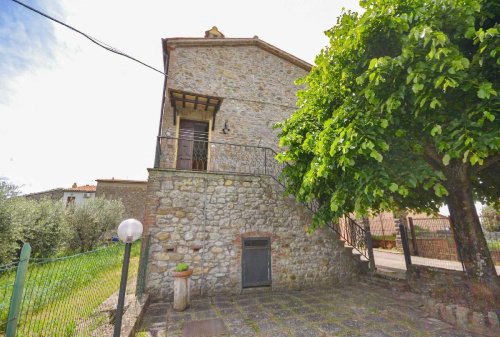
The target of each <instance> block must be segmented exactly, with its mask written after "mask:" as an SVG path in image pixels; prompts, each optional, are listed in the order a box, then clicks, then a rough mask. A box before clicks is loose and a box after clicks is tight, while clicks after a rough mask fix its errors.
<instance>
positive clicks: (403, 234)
mask: <svg viewBox="0 0 500 337" xmlns="http://www.w3.org/2000/svg"><path fill="white" fill-rule="evenodd" d="M395 221H396V223H397V224H398V227H399V234H400V235H401V244H402V245H403V252H404V255H405V264H406V271H407V272H411V255H410V246H409V245H408V235H407V233H406V228H405V226H404V225H403V223H402V222H401V220H399V219H397V220H395Z"/></svg>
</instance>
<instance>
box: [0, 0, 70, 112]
mask: <svg viewBox="0 0 500 337" xmlns="http://www.w3.org/2000/svg"><path fill="white" fill-rule="evenodd" d="M29 4H30V5H32V6H35V7H42V6H43V7H45V8H48V9H50V11H51V12H52V13H55V14H56V15H58V16H59V17H63V15H62V14H63V13H62V10H61V8H60V6H59V4H58V3H51V5H50V6H48V7H47V4H43V3H42V1H29ZM56 43H57V42H56V39H55V36H54V29H53V26H52V24H51V23H50V22H49V21H48V20H46V19H45V18H43V17H41V16H39V15H36V14H34V13H31V12H29V11H27V10H26V9H25V8H23V7H21V6H19V5H16V4H14V3H13V2H12V1H9V0H0V74H1V76H2V78H3V80H2V81H0V102H1V101H3V102H5V101H6V100H8V99H9V91H10V90H9V84H11V82H10V81H9V80H8V79H9V78H13V77H15V76H16V75H18V74H20V73H21V72H26V71H30V70H32V69H34V68H36V67H50V66H54V65H55V64H54V61H53V57H54V52H53V48H54V45H55V44H56Z"/></svg>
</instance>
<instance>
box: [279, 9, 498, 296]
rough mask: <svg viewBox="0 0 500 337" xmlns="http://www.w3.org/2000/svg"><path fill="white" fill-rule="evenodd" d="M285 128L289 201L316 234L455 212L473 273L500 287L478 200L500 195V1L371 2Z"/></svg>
mask: <svg viewBox="0 0 500 337" xmlns="http://www.w3.org/2000/svg"><path fill="white" fill-rule="evenodd" d="M360 4H361V6H362V7H363V8H364V12H363V14H358V13H355V12H345V13H343V14H342V15H341V17H339V18H338V21H337V24H336V25H335V26H334V27H333V28H332V29H330V30H328V31H327V32H326V35H327V36H328V38H329V40H330V44H329V46H328V47H326V48H325V49H323V50H322V51H321V53H320V54H319V55H318V56H317V58H316V61H315V66H314V67H313V69H312V70H311V72H310V73H309V74H308V75H307V76H306V77H305V78H304V79H302V80H299V84H302V85H303V86H304V89H303V90H301V91H299V93H298V110H297V111H296V112H295V113H294V114H293V115H292V116H291V117H290V118H289V119H288V120H286V121H285V122H283V123H281V124H280V125H279V126H280V128H281V129H282V131H281V145H282V146H283V148H284V151H283V152H282V153H281V154H280V155H279V158H280V159H281V160H282V161H286V162H288V163H289V164H290V165H289V166H288V167H287V168H286V169H285V170H284V172H283V179H285V180H286V181H287V184H288V191H289V192H290V193H293V194H295V195H296V196H297V197H298V198H299V199H300V200H303V201H310V200H318V201H320V209H319V212H318V213H317V216H316V219H315V220H316V222H315V223H316V224H321V223H325V222H327V221H331V219H335V218H338V217H340V216H342V215H344V214H348V213H351V212H355V213H356V214H361V215H364V214H367V213H369V212H370V211H381V210H415V211H428V212H433V211H437V210H438V209H439V207H440V206H441V205H442V204H443V203H446V204H448V206H449V210H450V215H451V218H452V220H453V229H454V233H455V237H456V241H457V244H458V247H459V251H460V255H461V257H462V259H463V263H464V265H465V268H466V271H467V273H468V275H470V276H471V277H473V278H474V279H477V280H479V281H481V282H487V283H488V284H489V285H492V286H494V287H496V286H498V281H497V278H496V276H495V275H496V272H495V268H494V265H493V262H492V259H491V256H490V253H489V251H488V249H487V245H486V241H485V238H484V235H483V233H482V230H481V226H480V223H479V219H478V214H477V213H476V209H475V207H474V201H475V200H479V201H482V202H484V203H489V202H498V200H499V197H500V193H499V191H500V112H499V108H500V101H499V96H498V94H499V93H498V91H499V90H500V83H499V81H500V76H499V75H500V41H499V36H500V33H499V25H498V18H499V6H500V5H499V3H498V2H497V1H481V0H433V1H423V0H371V1H361V2H360Z"/></svg>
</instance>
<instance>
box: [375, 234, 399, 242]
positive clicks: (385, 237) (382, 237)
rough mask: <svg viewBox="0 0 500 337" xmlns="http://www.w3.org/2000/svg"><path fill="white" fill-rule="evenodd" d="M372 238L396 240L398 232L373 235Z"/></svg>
mask: <svg viewBox="0 0 500 337" xmlns="http://www.w3.org/2000/svg"><path fill="white" fill-rule="evenodd" d="M372 240H380V241H382V240H384V241H396V234H392V235H372Z"/></svg>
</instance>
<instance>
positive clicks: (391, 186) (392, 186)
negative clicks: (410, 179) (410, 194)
mask: <svg viewBox="0 0 500 337" xmlns="http://www.w3.org/2000/svg"><path fill="white" fill-rule="evenodd" d="M398 188H399V186H398V184H395V183H392V184H390V185H389V190H390V191H391V192H396V191H397V190H398Z"/></svg>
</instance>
